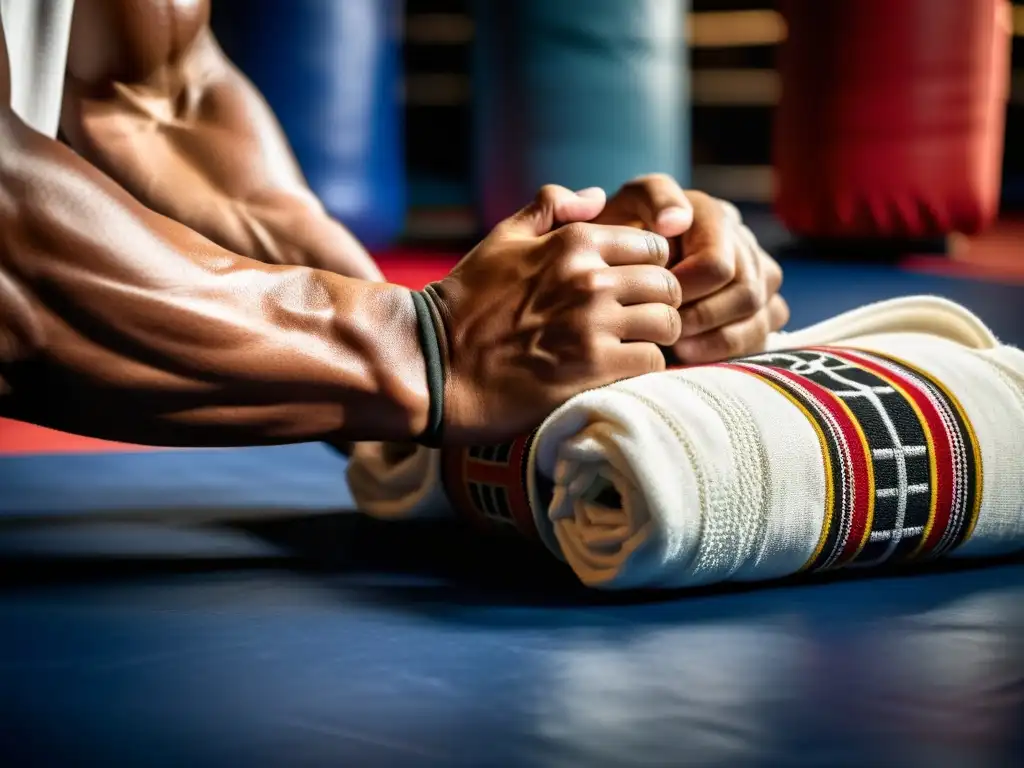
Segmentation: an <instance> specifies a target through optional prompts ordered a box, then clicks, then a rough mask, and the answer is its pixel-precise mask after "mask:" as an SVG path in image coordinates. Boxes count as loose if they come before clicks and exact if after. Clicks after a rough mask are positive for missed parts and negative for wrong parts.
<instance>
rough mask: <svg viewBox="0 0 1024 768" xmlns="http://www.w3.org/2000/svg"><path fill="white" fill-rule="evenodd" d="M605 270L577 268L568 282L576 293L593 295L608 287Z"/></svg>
mask: <svg viewBox="0 0 1024 768" xmlns="http://www.w3.org/2000/svg"><path fill="white" fill-rule="evenodd" d="M605 271H606V270H600V269H582V270H578V271H575V272H574V273H573V274H572V276H571V277H570V278H569V283H570V285H571V286H572V288H573V290H574V291H575V292H576V293H577V294H578V295H580V296H595V295H597V294H599V293H602V292H604V291H605V290H607V289H608V288H609V284H608V282H609V281H608V278H607V277H606V275H605V274H604V272H605Z"/></svg>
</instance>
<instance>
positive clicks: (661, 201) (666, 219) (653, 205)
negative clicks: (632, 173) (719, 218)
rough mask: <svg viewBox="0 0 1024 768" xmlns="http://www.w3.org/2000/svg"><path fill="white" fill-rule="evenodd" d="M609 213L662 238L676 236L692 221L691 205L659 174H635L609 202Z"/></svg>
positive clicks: (675, 182) (679, 189)
mask: <svg viewBox="0 0 1024 768" xmlns="http://www.w3.org/2000/svg"><path fill="white" fill-rule="evenodd" d="M608 208H609V209H610V210H609V214H612V215H615V216H618V217H620V218H621V219H622V221H621V222H616V223H628V222H629V221H638V222H639V223H640V224H641V226H643V227H644V228H646V229H650V230H651V231H653V232H657V233H658V234H659V235H662V236H664V237H678V236H679V235H681V234H683V232H685V231H686V230H687V229H688V228H689V227H690V225H691V224H692V223H693V206H692V205H691V204H690V200H689V198H688V197H687V196H686V193H685V192H683V189H682V187H680V186H679V183H678V182H677V181H676V180H675V179H673V178H672V177H671V176H668V175H667V174H662V173H655V174H650V175H648V176H639V177H637V178H636V179H634V180H633V181H631V182H629V183H628V184H626V185H624V186H623V187H622V189H621V190H619V192H618V193H617V194H616V195H615V196H614V197H613V198H612V200H611V201H610V202H609V206H608Z"/></svg>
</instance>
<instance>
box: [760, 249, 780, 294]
mask: <svg viewBox="0 0 1024 768" xmlns="http://www.w3.org/2000/svg"><path fill="white" fill-rule="evenodd" d="M758 256H759V258H760V260H761V274H763V275H764V284H765V287H766V288H767V289H768V295H769V296H774V295H775V294H776V293H778V292H779V291H780V290H781V289H782V267H780V266H779V262H777V261H776V260H775V259H773V258H772V257H771V256H769V255H768V254H767V253H765V252H764V251H760V253H759V254H758Z"/></svg>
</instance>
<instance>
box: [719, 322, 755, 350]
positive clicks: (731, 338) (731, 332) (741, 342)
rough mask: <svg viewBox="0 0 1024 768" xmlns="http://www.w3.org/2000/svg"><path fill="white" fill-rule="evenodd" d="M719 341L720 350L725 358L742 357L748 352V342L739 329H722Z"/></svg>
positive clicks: (729, 327)
mask: <svg viewBox="0 0 1024 768" xmlns="http://www.w3.org/2000/svg"><path fill="white" fill-rule="evenodd" d="M718 339H719V343H718V348H719V350H720V352H721V354H722V356H724V357H740V356H741V355H743V354H745V353H746V352H747V351H748V349H747V340H746V338H745V337H744V335H743V333H742V331H741V330H740V329H739V328H736V327H732V326H728V327H725V328H722V329H721V330H720V331H719V332H718Z"/></svg>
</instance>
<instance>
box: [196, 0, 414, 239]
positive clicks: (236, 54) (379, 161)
mask: <svg viewBox="0 0 1024 768" xmlns="http://www.w3.org/2000/svg"><path fill="white" fill-rule="evenodd" d="M213 6H214V9H215V15H214V18H213V24H214V30H215V32H216V34H217V36H218V39H219V40H220V43H221V45H222V46H223V48H224V50H225V52H226V53H227V55H228V57H229V58H230V59H231V60H232V61H233V62H234V63H235V64H236V65H237V66H238V67H239V68H240V69H241V70H242V71H243V72H244V73H245V74H246V75H247V76H248V77H249V78H250V79H251V80H252V81H253V83H255V85H256V87H257V88H259V90H260V91H261V92H262V93H263V95H264V96H265V97H266V99H267V101H268V102H269V103H270V106H271V107H272V108H273V110H274V113H275V114H276V115H277V117H278V119H279V120H280V122H281V125H282V127H283V128H284V131H285V133H286V134H287V136H288V140H289V142H290V143H291V145H292V148H293V149H294V151H295V154H296V157H297V158H298V161H299V164H300V165H301V166H302V170H303V173H304V174H305V175H306V178H307V179H308V180H309V184H310V186H311V187H312V189H313V191H314V192H315V193H316V194H317V196H318V197H319V198H320V199H321V200H322V201H323V203H324V205H325V207H326V208H327V209H328V210H329V211H330V212H331V214H332V215H334V216H335V217H337V218H338V219H339V220H340V221H342V222H343V223H344V224H345V225H346V226H347V227H348V228H349V229H350V230H351V231H352V232H353V234H355V235H356V237H358V238H359V239H360V240H361V241H362V242H363V243H364V245H366V246H368V247H371V248H373V247H380V246H384V245H387V244H389V243H390V242H392V241H394V240H395V239H396V238H397V237H398V236H399V235H400V234H401V231H402V228H403V226H404V223H405V176H404V159H403V153H402V142H403V137H402V120H401V110H402V106H401V103H400V101H399V93H400V84H401V42H400V39H399V32H400V29H401V13H402V3H401V0H290V1H289V2H282V1H281V0H247V2H245V3H223V4H221V8H219V9H218V4H217V3H214V4H213Z"/></svg>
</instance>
